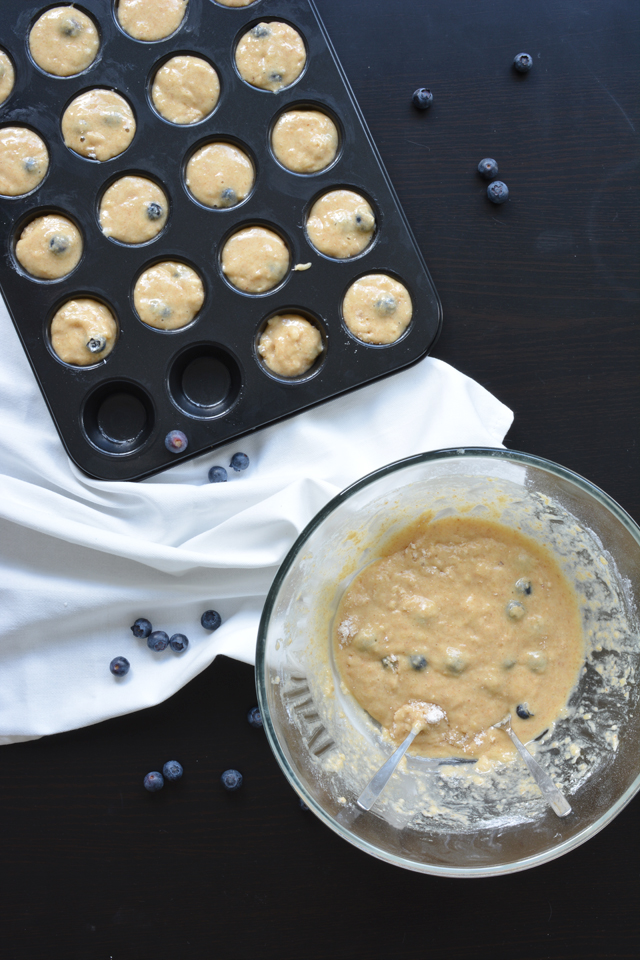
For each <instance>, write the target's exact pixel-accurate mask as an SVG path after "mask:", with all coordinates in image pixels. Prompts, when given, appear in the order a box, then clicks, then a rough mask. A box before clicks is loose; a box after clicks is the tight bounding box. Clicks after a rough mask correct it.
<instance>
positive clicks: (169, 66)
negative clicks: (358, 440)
mask: <svg viewBox="0 0 640 960" xmlns="http://www.w3.org/2000/svg"><path fill="white" fill-rule="evenodd" d="M80 2H81V4H82V6H81V8H80V9H81V12H82V13H83V14H86V16H87V17H88V18H89V19H90V21H91V22H92V23H93V25H94V26H95V28H96V31H97V34H98V37H99V48H98V50H97V54H96V56H95V59H94V60H93V61H92V62H91V63H90V64H89V65H88V66H87V67H86V68H85V70H84V71H81V72H80V73H76V74H73V75H71V76H69V77H62V76H58V75H55V74H52V73H46V72H44V71H43V69H42V68H41V67H39V66H36V64H35V61H34V60H33V58H32V55H31V53H30V50H29V37H30V33H31V30H32V28H33V27H34V26H35V24H36V23H37V22H38V20H39V19H40V18H41V17H42V16H43V14H45V13H46V12H47V11H48V10H50V9H55V8H56V7H58V8H60V7H63V8H64V10H65V11H66V12H65V16H70V17H72V18H73V17H75V15H76V14H75V11H77V10H78V8H77V7H75V6H73V5H71V4H69V3H67V4H65V3H64V0H58V2H57V3H56V2H55V0H53V3H52V4H51V5H50V6H45V5H44V4H43V3H42V0H21V3H20V4H13V5H7V9H6V12H5V22H4V23H3V28H4V29H3V39H2V50H3V51H4V53H5V54H6V55H7V58H8V60H9V61H10V62H11V64H12V65H13V69H14V72H15V78H16V79H15V86H14V88H13V92H12V93H11V94H10V95H9V96H8V97H7V99H6V100H5V101H4V103H2V101H1V100H0V191H2V190H4V191H5V195H4V197H2V196H1V195H0V227H1V229H2V230H3V231H4V236H5V238H6V240H5V247H4V256H3V257H0V284H1V285H2V292H3V294H4V298H5V300H6V302H7V305H8V308H9V312H10V314H11V316H12V319H13V323H14V325H15V327H16V330H17V332H18V334H19V336H20V338H21V341H22V344H23V347H24V349H25V352H26V354H27V356H28V358H29V361H30V363H31V366H32V368H33V370H34V373H35V375H36V378H37V382H38V384H39V386H40V388H41V390H42V393H43V395H44V398H45V400H46V402H47V404H48V407H49V410H50V412H51V415H52V417H53V420H54V422H55V424H56V427H57V429H58V432H59V434H60V437H61V439H62V442H63V443H64V445H65V447H66V449H67V451H68V453H69V455H70V456H71V458H72V459H73V461H74V462H75V463H76V464H77V465H78V467H80V469H82V470H84V471H85V472H86V473H87V474H89V475H90V476H92V477H97V478H99V479H105V480H118V481H121V480H134V479H142V478H143V477H147V476H150V475H152V474H153V473H156V472H157V471H159V470H163V469H164V468H166V467H168V466H171V465H173V464H174V463H175V462H176V456H175V452H172V451H171V450H168V449H167V447H166V446H165V438H166V437H167V435H168V434H169V433H171V431H179V432H181V433H184V434H185V435H186V436H187V438H188V447H187V448H186V452H185V453H184V455H183V454H181V459H184V457H186V458H190V457H195V456H198V455H199V454H201V453H203V452H205V451H207V450H211V449H212V448H214V447H217V446H220V445H222V444H228V443H230V442H236V441H238V440H239V438H240V437H242V436H244V435H245V434H247V433H249V432H252V431H254V430H257V429H259V428H261V427H264V426H268V425H272V424H274V423H277V422H279V421H281V420H283V419H285V418H286V417H289V416H291V415H293V414H296V413H299V412H300V411H302V410H305V409H308V408H310V407H313V406H314V405H317V404H319V403H323V402H324V401H326V400H329V399H332V398H333V397H336V396H339V395H340V394H343V393H345V392H347V391H349V390H353V389H356V388H358V387H360V386H364V385H365V384H368V383H371V382H372V381H375V380H377V379H379V378H381V377H384V376H387V375H389V374H391V373H394V372H396V371H398V370H401V369H403V368H404V367H406V366H408V365H409V364H411V363H414V362H416V361H418V360H419V359H421V358H422V357H424V356H425V354H426V353H427V352H428V350H429V348H430V347H431V345H432V344H433V343H434V341H435V339H436V337H437V335H438V332H439V329H440V323H441V311H440V303H439V300H438V296H437V293H436V292H435V289H434V287H433V284H432V282H431V278H430V277H429V273H428V271H427V269H426V266H425V264H424V261H423V259H422V256H421V254H420V251H419V250H418V247H417V245H416V243H415V240H414V239H413V237H412V235H411V232H410V230H409V227H408V225H407V223H406V220H405V218H404V215H403V213H402V210H401V209H400V207H399V205H398V201H397V198H396V196H395V193H394V191H393V187H392V186H391V184H390V182H389V179H388V177H387V175H386V172H385V170H384V168H383V166H382V163H381V161H380V158H379V156H378V154H377V152H376V150H375V147H374V146H373V144H372V141H371V137H370V135H369V133H368V131H367V130H366V127H365V125H364V121H363V119H362V116H361V114H360V112H359V109H358V106H357V104H356V103H355V101H354V99H353V95H352V94H351V92H350V90H349V88H348V86H347V85H346V83H345V81H344V77H343V74H342V72H341V69H340V66H339V64H338V62H337V59H336V55H335V52H334V51H333V49H332V47H331V44H330V42H329V40H328V38H327V36H326V33H325V31H324V27H323V26H322V23H321V22H320V20H319V18H318V15H317V13H316V10H315V7H314V4H313V0H296V2H295V3H291V0H255V2H254V3H252V4H246V5H240V4H239V3H238V0H230V5H227V4H225V3H223V2H215V0H189V2H188V4H187V3H185V2H183V0H120V2H118V0H80ZM231 3H233V5H231ZM167 11H169V13H170V15H171V16H170V18H169V21H168V22H165V25H164V26H162V28H161V25H160V21H161V20H163V19H164V13H166V12H167ZM140 12H142V14H143V16H142V19H141V20H138V25H137V26H136V25H135V24H134V21H135V19H136V18H135V16H134V15H135V14H136V13H140ZM149 14H150V16H148V17H147V20H146V26H145V23H144V22H143V21H144V17H145V16H147V15H149ZM119 17H120V19H119ZM171 17H172V18H173V19H171ZM261 25H264V27H265V29H267V28H268V33H267V34H266V35H263V36H256V35H255V33H258V34H260V33H262V31H261V30H257V31H256V29H255V28H257V27H260V26H261ZM280 25H284V28H286V29H282V30H281V29H280ZM127 30H128V31H129V32H128V33H127V32H126V31H127ZM166 31H169V33H168V34H166ZM252 31H255V32H254V33H252ZM133 34H138V36H137V37H136V36H134V35H133ZM160 34H163V36H160ZM243 38H249V39H250V41H251V44H250V45H249V47H247V49H251V48H253V49H254V50H256V49H263V50H264V51H265V52H266V54H268V58H269V57H272V58H273V59H272V60H271V61H270V62H269V63H268V64H267V65H265V70H264V71H263V72H262V74H261V75H260V76H261V77H262V79H260V77H259V76H258V75H256V76H255V77H254V78H253V79H254V80H255V81H257V83H262V82H266V86H256V85H254V84H253V83H251V82H248V80H246V79H243V78H242V76H241V74H240V68H239V65H238V63H237V60H236V57H237V56H238V58H239V60H240V62H241V63H242V60H243V57H242V55H241V53H240V51H241V50H242V49H243V47H242V41H243ZM283 38H284V40H283ZM254 41H255V43H254ZM285 41H286V42H285ZM274 51H275V52H274ZM187 58H193V59H187ZM268 58H267V59H268ZM278 58H280V59H278ZM194 60H195V61H196V62H197V63H198V64H203V65H204V66H202V68H201V67H200V66H198V67H197V78H198V79H196V73H195V72H194V67H193V62H194ZM184 61H186V63H185V62H184ZM243 69H244V68H243ZM163 71H164V72H163ZM174 71H175V72H176V76H177V77H178V81H177V88H178V91H177V92H176V89H175V87H176V85H175V84H172V83H168V84H165V78H166V77H167V76H169V75H170V74H171V76H173V72H174ZM212 71H215V83H213V86H211V85H210V86H209V88H208V91H207V92H206V96H205V97H204V99H203V100H202V101H201V102H199V100H198V96H196V94H199V93H200V92H204V91H203V84H202V83H201V82H200V79H199V78H200V77H201V76H203V77H204V78H206V80H207V83H210V82H211V81H212V80H213V76H214V75H213V73H212ZM269 72H272V73H274V75H275V74H276V73H277V74H278V77H279V79H274V78H271V79H269V76H268V74H269ZM182 77H184V78H185V79H184V84H182ZM265 77H266V81H265ZM169 79H170V80H171V77H169ZM154 87H155V94H154ZM0 90H2V77H0ZM273 93H277V94H278V96H273V95H272V94H273ZM216 98H217V99H216ZM214 101H215V102H214ZM181 105H186V107H188V109H187V110H185V112H182V106H181ZM25 117H28V118H29V122H28V123H25V121H24V118H25ZM284 118H286V119H284ZM325 118H327V119H326V120H325ZM16 130H18V131H19V134H20V137H19V138H18V139H20V138H23V140H20V143H19V144H18V147H19V149H18V147H17V146H16V133H15V131H16ZM7 131H9V133H7ZM11 131H13V133H12V132H11ZM281 134H283V136H281ZM287 135H288V136H287ZM12 137H13V140H12ZM3 138H4V140H3ZM5 141H7V143H8V144H9V145H8V146H7V143H5ZM23 141H24V142H23ZM27 141H28V142H27ZM36 148H37V149H36ZM12 150H13V151H14V152H13V153H12ZM336 194H337V195H338V199H339V200H343V199H344V197H345V195H346V196H347V197H351V198H352V202H351V206H349V205H348V204H347V205H346V206H345V204H344V203H343V204H342V205H341V204H340V203H339V204H338V205H337V210H338V214H336V210H335V209H333V210H329V211H328V212H327V211H326V210H325V211H324V214H326V215H327V216H330V215H333V216H334V217H337V219H338V220H340V215H339V211H340V210H343V209H344V210H346V214H344V216H345V218H346V220H347V221H348V223H346V225H345V224H343V225H342V226H340V225H338V226H336V224H335V223H334V224H333V226H334V228H335V229H334V234H335V235H334V239H333V242H331V241H329V242H328V243H327V242H326V232H327V231H326V230H325V228H324V227H323V228H322V230H321V231H320V233H324V234H325V239H322V238H318V237H316V234H315V233H314V228H313V226H311V225H309V227H308V226H307V222H308V221H309V220H310V218H311V215H312V214H313V215H315V214H316V213H317V210H318V206H317V205H320V212H321V213H322V212H323V211H322V205H323V204H325V205H326V204H327V202H328V200H327V198H331V197H332V196H333V197H335V195H336ZM358 216H359V217H360V221H358V220H357V217H358ZM50 218H59V219H60V221H61V222H60V223H59V222H58V219H55V222H54V219H50ZM38 221H40V223H38ZM65 221H66V222H65ZM67 223H69V224H71V225H72V227H73V228H74V230H76V231H77V236H76V234H75V233H73V232H72V230H71V228H70V227H68V226H67V225H66V224H67ZM31 224H33V225H34V226H33V227H32V228H31V230H29V231H27V228H28V227H29V225H31ZM63 228H64V229H63ZM40 231H41V232H42V237H40ZM330 232H331V231H330V230H329V233H330ZM50 233H51V235H50ZM23 234H26V237H25V240H27V239H28V238H29V237H30V236H31V235H32V234H34V235H36V239H35V240H33V238H32V240H33V245H35V247H36V248H37V250H38V251H39V252H38V255H37V256H36V255H35V254H33V253H29V252H28V249H27V248H28V246H30V245H31V244H29V245H28V244H26V243H22V237H23ZM67 234H69V236H67ZM312 237H314V238H315V242H316V243H317V246H314V245H313V242H312ZM336 237H337V240H336ZM67 240H71V242H70V243H69V246H68V247H66V246H65V245H66V242H67ZM51 241H53V247H51V246H47V244H51ZM54 248H55V249H54ZM74 261H75V265H73V264H74ZM371 274H384V275H386V276H388V277H389V278H391V279H392V280H394V281H398V282H400V283H401V284H402V285H403V286H404V287H405V288H406V290H407V291H408V292H409V294H410V303H411V309H412V316H411V320H410V322H409V323H408V325H407V326H406V328H405V329H404V331H403V332H402V333H400V334H399V335H398V336H397V339H395V340H393V341H392V342H385V343H384V345H383V344H382V343H380V344H379V343H377V342H373V340H367V339H364V338H363V339H358V336H357V331H356V332H351V331H350V330H349V329H348V328H347V323H346V317H345V316H344V315H343V314H344V313H345V312H348V311H345V307H344V306H343V301H344V300H345V296H346V294H347V291H348V290H349V289H350V288H351V287H352V285H353V284H354V283H356V281H358V280H360V279H361V278H363V277H365V276H369V275H371ZM384 292H385V291H383V293H384ZM387 292H388V291H387ZM381 299H382V294H381V296H379V297H377V298H376V302H377V300H381ZM77 301H93V302H94V303H95V304H97V305H98V307H100V310H99V311H98V313H100V315H101V316H103V314H102V310H105V309H106V310H108V311H109V314H108V317H110V318H111V321H110V323H103V328H101V329H91V330H89V329H88V328H86V329H85V327H84V326H83V325H82V324H80V326H73V325H72V324H70V323H69V324H67V337H66V340H67V348H66V349H65V348H63V347H61V346H60V342H59V341H60V339H61V335H60V334H59V331H58V326H59V322H58V321H57V322H56V323H55V325H54V324H53V318H54V316H55V315H56V314H57V313H58V312H59V311H60V310H61V309H62V308H64V307H65V305H67V304H69V303H70V302H77ZM385 303H386V306H385V308H384V309H387V310H390V308H391V302H390V301H389V302H388V303H387V302H386V301H385ZM79 309H80V308H74V310H79ZM396 309H397V308H396ZM81 313H83V316H84V320H83V323H86V322H87V316H93V314H94V310H91V311H88V313H87V312H86V311H84V308H82V310H81ZM392 313H393V311H392V310H390V314H392ZM108 317H107V319H108ZM292 317H294V318H295V317H297V318H301V320H298V321H294V322H288V321H289V320H290V318H292ZM395 317H396V319H397V317H398V314H397V312H396V315H395ZM276 318H281V319H280V320H277V321H276ZM62 319H64V317H63V318H62ZM67 319H68V318H67ZM72 319H73V318H72ZM76 319H77V318H76ZM285 321H287V322H285ZM75 322H76V321H75V320H74V323H75ZM383 322H384V323H385V324H386V325H387V326H389V327H390V326H391V321H388V320H387V319H386V316H385V318H383ZM307 324H309V326H307ZM105 327H106V328H105ZM70 330H71V331H74V332H73V336H71V333H70ZM297 333H300V336H299V337H296V336H292V334H297ZM389 336H390V335H389V334H387V338H389ZM393 336H395V333H394V334H393ZM262 337H264V340H263V342H262V347H263V348H264V349H262V350H260V341H261V338H262ZM74 338H75V339H74ZM374 339H375V337H374ZM378 339H380V338H378ZM269 340H270V342H269ZM69 341H73V342H72V345H71V347H69ZM90 341H91V347H89V346H88V344H89V343H90ZM103 341H104V342H103ZM54 345H55V346H54ZM56 347H57V348H58V350H59V352H58V353H57V352H56V349H55V348H56ZM318 347H320V350H319V352H318ZM67 350H68V351H69V352H67ZM60 354H62V356H61V355H60ZM269 362H270V363H271V366H269V365H268V363H269Z"/></svg>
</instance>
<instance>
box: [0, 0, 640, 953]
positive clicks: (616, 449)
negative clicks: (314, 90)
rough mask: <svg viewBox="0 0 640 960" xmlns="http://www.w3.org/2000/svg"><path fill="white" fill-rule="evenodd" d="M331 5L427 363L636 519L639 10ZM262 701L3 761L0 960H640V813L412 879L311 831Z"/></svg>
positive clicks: (625, 2) (203, 689)
mask: <svg viewBox="0 0 640 960" xmlns="http://www.w3.org/2000/svg"><path fill="white" fill-rule="evenodd" d="M317 2H318V7H319V10H320V13H321V15H322V17H323V18H324V20H325V23H326V26H327V28H328V30H329V33H330V35H331V37H332V40H333V42H334V44H335V47H336V49H337V52H338V55H339V57H340V58H341V61H342V63H343V65H344V68H345V70H346V73H347V75H348V77H349V80H350V82H351V84H352V86H353V89H354V91H355V94H356V96H357V98H358V100H359V102H360V105H361V107H362V110H363V112H364V114H365V117H366V119H367V122H368V124H369V126H370V128H371V131H372V134H373V137H374V139H375V141H376V143H377V144H378V147H379V149H380V152H381V154H382V157H383V159H384V162H385V164H386V166H387V169H388V171H389V174H390V176H391V178H392V180H393V182H394V185H395V187H396V190H397V192H398V195H399V197H400V200H401V202H402V204H403V206H404V209H405V212H406V214H407V216H408V219H409V221H410V223H411V226H412V228H413V230H414V232H415V235H416V238H417V240H418V242H419V244H420V247H421V249H422V250H423V253H424V256H425V259H426V261H427V263H428V265H429V268H430V270H431V272H432V275H433V278H434V281H435V284H436V286H437V288H438V290H439V293H440V295H441V298H442V302H443V307H444V326H443V331H442V336H441V338H440V340H439V342H438V344H437V346H436V348H435V351H434V353H435V355H436V356H438V357H440V358H441V359H443V360H446V361H448V362H450V363H452V364H454V365H455V366H457V367H458V368H459V369H461V370H463V371H464V372H465V373H467V374H469V375H470V376H472V377H474V378H475V379H477V380H478V381H479V382H480V383H482V384H484V385H485V386H486V387H487V388H488V389H489V390H491V391H492V392H493V393H494V394H495V395H496V396H498V397H499V398H500V399H501V400H503V401H504V402H505V403H506V404H508V405H509V406H511V407H512V408H513V410H514V411H515V415H516V417H515V423H514V426H513V428H512V430H511V431H510V434H509V436H508V438H507V443H508V445H509V446H511V447H513V448H516V449H521V450H526V451H528V452H531V453H536V454H541V455H543V456H545V457H548V458H550V459H551V460H555V461H557V462H559V463H562V464H564V465H565V466H567V467H570V468H571V469H573V470H576V471H577V472H578V473H581V474H582V475H584V476H586V477H587V478H588V479H590V480H591V481H593V482H594V483H596V484H598V485H599V486H601V487H602V488H604V489H605V490H606V491H607V492H608V493H610V494H611V495H612V496H613V497H614V498H615V499H617V500H618V501H619V503H620V504H621V505H622V506H623V507H624V508H625V509H626V510H627V511H628V512H629V513H630V514H631V515H632V516H633V517H634V518H635V519H636V520H638V521H640V484H639V482H638V477H639V476H640V452H639V445H638V432H639V422H640V387H639V383H640V378H639V376H638V372H639V368H640V357H639V354H640V333H639V317H638V313H639V311H638V301H639V278H638V253H639V250H640V243H639V237H638V233H639V229H640V227H639V225H640V216H639V210H638V206H639V203H638V197H639V191H638V168H639V164H640V144H639V137H638V131H639V130H640V116H639V113H640V111H639V109H638V80H639V77H638V74H639V72H640V56H639V53H640V42H639V39H640V29H639V27H640V24H639V19H640V6H639V5H638V3H637V0H607V2H603V0H518V2H514V0H423V2H415V0H393V2H392V3H390V2H388V0H387V2H386V3H383V2H381V0H368V2H365V0H349V2H347V3H344V2H338V0H317ZM256 9H257V8H256ZM521 50H527V51H529V52H530V53H531V54H532V55H533V57H534V69H533V70H532V72H531V73H530V74H529V75H528V76H526V77H524V78H520V77H518V76H516V75H515V74H514V73H513V72H512V71H511V69H510V63H511V60H512V58H513V56H514V55H515V54H516V53H518V52H520V51H521ZM422 85H426V86H429V87H430V88H431V89H432V90H433V92H434V96H435V103H434V106H433V108H432V109H431V110H430V111H429V112H428V113H425V114H420V113H417V112H416V111H415V110H413V108H412V107H411V103H410V98H411V93H412V91H413V90H414V89H415V88H416V87H418V86H422ZM484 156H493V157H495V158H496V159H497V160H498V163H499V165H500V176H501V178H502V179H504V180H505V181H506V182H507V183H508V185H509V188H510V191H511V200H510V202H509V203H508V204H506V205H505V206H503V207H494V206H491V205H490V204H488V203H487V202H486V200H485V198H484V196H483V190H484V186H483V183H482V181H481V180H480V179H479V178H478V176H477V175H476V173H475V167H476V164H477V163H478V161H479V160H480V159H481V158H482V157H484ZM70 669H72V665H70ZM253 703H255V694H254V690H253V671H252V669H251V668H250V667H247V666H246V665H243V664H239V663H235V662H234V661H231V660H226V659H225V658H220V659H219V660H218V661H217V662H216V663H214V664H213V665H212V666H211V667H210V668H209V669H208V670H206V671H205V672H204V673H203V674H201V676H200V677H198V678H197V679H196V680H195V681H193V682H192V683H191V684H189V686H188V687H187V688H185V689H183V690H182V691H180V693H178V694H177V695H176V696H175V697H173V698H172V699H171V700H169V701H168V702H167V703H165V704H162V705H160V706H158V707H156V708H154V709H152V710H148V711H145V712H141V713H138V714H136V715H133V716H129V717H123V718H119V719H116V720H113V721H109V722H107V723H104V724H101V725H99V726H96V727H93V728H89V729H85V730H81V731H77V732H74V733H70V734H64V735H59V736H55V737H51V738H48V739H44V740H40V741H35V742H31V743H25V744H19V745H14V746H11V747H4V748H2V749H1V750H0V811H1V814H2V815H1V817H0V823H1V827H0V829H1V831H2V845H1V849H2V876H3V881H4V882H3V883H2V888H3V892H2V900H1V903H2V908H1V911H0V954H1V956H2V957H3V960H94V958H95V960H109V958H113V960H142V958H147V957H153V958H159V960H163V958H171V960H190V958H198V960H200V958H208V957H215V958H221V960H236V958H238V960H270V958H274V960H275V958H278V960H302V958H305V960H316V958H317V960H324V958H332V960H359V958H367V960H375V958H389V957H392V958H394V960H395V958H403V960H404V958H407V960H409V958H417V957H434V958H447V960H457V958H460V960H475V958H478V960H480V958H487V957H492V958H496V960H502V958H504V960H537V958H553V960H556V958H558V960H596V958H607V960H612V958H632V957H633V958H635V957H638V955H639V947H638V944H639V937H640V922H639V920H638V906H637V904H638V895H639V893H640V883H639V874H638V867H637V860H638V843H639V840H640V836H639V833H640V822H639V820H640V818H639V813H640V807H639V805H638V804H639V801H638V799H637V798H636V800H635V801H634V802H632V803H631V804H630V805H629V806H628V807H627V808H626V809H625V810H624V811H623V812H622V813H621V814H620V815H619V816H618V817H617V818H616V820H615V821H614V822H613V823H612V824H611V825H610V826H608V827H607V828H606V829H605V830H604V831H603V832H602V833H600V834H599V835H598V836H596V837H595V838H593V839H592V840H590V841H589V842H588V843H587V844H585V845H583V846H582V847H580V848H578V849H577V850H575V851H574V852H572V853H571V854H568V855H566V856H565V857H563V858H561V859H559V860H557V861H554V862H553V863H550V864H547V865H546V866H543V867H540V868H537V869H536V870H533V871H527V872H525V873H520V874H515V875H513V876H507V877H502V878H496V879H488V880H476V881H471V880H455V881H454V880H450V881H447V880H442V879H439V878H436V877H429V876H419V875H416V874H413V873H409V872H405V871H402V870H399V869H395V868H393V867H391V866H388V865H386V864H384V863H381V862H378V861H376V860H373V859H372V858H370V857H367V856H366V855H365V854H364V853H361V852H360V851H358V850H356V849H354V848H352V847H350V846H349V845H348V844H346V843H345V842H343V841H342V840H340V839H339V838H338V837H337V836H336V835H334V834H333V833H331V832H330V831H329V830H327V829H326V828H325V827H324V826H323V825H322V824H321V823H320V822H319V821H318V820H316V819H315V818H314V817H313V815H311V814H310V813H308V812H307V813H305V812H304V811H302V810H301V809H300V808H299V805H298V801H297V798H296V796H295V795H294V793H293V791H292V790H291V788H290V787H289V786H288V784H287V782H286V781H285V779H284V777H283V775H282V774H281V773H280V770H279V768H278V766H277V764H276V762H275V760H274V759H273V757H272V755H271V753H270V751H269V748H268V746H267V744H266V740H265V738H264V735H263V734H262V732H261V731H256V730H253V729H252V728H251V727H249V725H248V724H247V723H246V719H245V717H246V711H247V710H248V708H249V707H250V706H251V705H252V704H253ZM173 758H175V759H178V760H180V761H181V762H182V763H183V764H184V766H185V771H186V772H185V776H184V778H183V780H182V781H181V782H180V783H178V784H176V785H174V786H171V787H167V788H166V789H165V790H164V791H163V792H162V793H161V794H158V795H155V796H151V795H148V794H146V793H145V792H144V790H142V787H141V780H142V777H143V775H144V774H145V773H146V772H147V771H148V770H149V769H153V768H156V767H159V766H161V764H162V763H163V762H164V761H165V760H168V759H173ZM228 766H237V767H238V768H239V769H240V770H241V771H242V772H243V774H244V776H245V784H244V787H243V789H242V790H241V791H240V792H239V793H237V794H233V795H229V794H226V793H225V792H224V791H223V790H222V789H221V788H220V785H219V775H220V773H221V772H222V770H224V769H225V768H226V767H228Z"/></svg>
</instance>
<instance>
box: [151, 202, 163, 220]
mask: <svg viewBox="0 0 640 960" xmlns="http://www.w3.org/2000/svg"><path fill="white" fill-rule="evenodd" d="M163 212H164V211H163V209H162V207H161V205H160V204H159V203H156V202H155V200H152V201H151V203H148V204H147V217H148V218H149V220H159V219H160V217H161V216H162V214H163Z"/></svg>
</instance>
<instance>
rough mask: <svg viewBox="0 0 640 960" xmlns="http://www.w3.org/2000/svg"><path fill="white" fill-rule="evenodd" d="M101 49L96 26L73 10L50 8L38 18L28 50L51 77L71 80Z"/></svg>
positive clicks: (90, 62)
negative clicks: (69, 78)
mask: <svg viewBox="0 0 640 960" xmlns="http://www.w3.org/2000/svg"><path fill="white" fill-rule="evenodd" d="M99 48H100V37H99V35H98V31H97V30H96V27H95V24H94V23H93V21H92V20H90V19H89V17H88V16H87V15H86V13H83V12H82V11H81V10H77V9H76V7H72V6H68V7H53V9H51V10H47V11H46V13H43V14H42V16H41V17H38V19H37V20H36V22H35V23H34V25H33V27H32V28H31V33H30V34H29V50H30V51H31V56H32V57H33V59H34V60H35V62H36V63H37V64H38V66H39V67H40V68H41V69H42V70H44V71H45V73H51V74H53V76H54V77H71V76H73V75H74V74H76V73H82V71H83V70H86V69H87V67H88V66H90V64H92V63H93V61H94V60H95V58H96V57H97V55H98V50H99Z"/></svg>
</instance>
